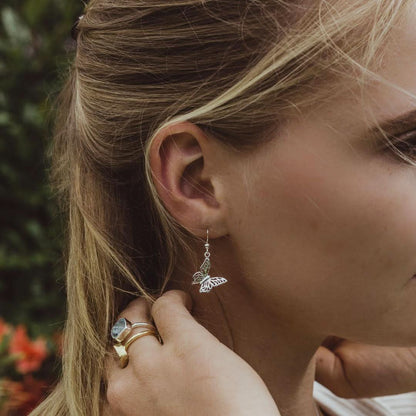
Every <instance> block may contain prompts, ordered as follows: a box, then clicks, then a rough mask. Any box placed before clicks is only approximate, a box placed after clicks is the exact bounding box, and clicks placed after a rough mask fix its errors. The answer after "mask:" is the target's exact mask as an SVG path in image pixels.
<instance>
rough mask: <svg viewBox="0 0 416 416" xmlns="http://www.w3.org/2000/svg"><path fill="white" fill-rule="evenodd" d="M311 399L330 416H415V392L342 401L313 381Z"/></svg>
mask: <svg viewBox="0 0 416 416" xmlns="http://www.w3.org/2000/svg"><path fill="white" fill-rule="evenodd" d="M313 397H314V399H315V400H316V402H317V403H318V404H319V406H320V407H321V408H322V409H323V410H324V411H325V412H326V413H328V414H329V415H331V416H416V391H414V392H410V393H402V394H394V395H391V396H378V397H371V398H365V399H343V398H341V397H338V396H336V395H335V394H334V393H332V392H331V390H329V389H327V388H326V387H325V386H323V385H322V384H320V383H318V382H317V381H314V384H313Z"/></svg>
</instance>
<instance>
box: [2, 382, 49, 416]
mask: <svg viewBox="0 0 416 416" xmlns="http://www.w3.org/2000/svg"><path fill="white" fill-rule="evenodd" d="M1 390H3V392H4V393H5V395H6V398H7V399H6V402H5V403H4V407H3V408H2V411H3V412H4V413H2V414H19V415H27V414H29V413H30V412H31V411H32V410H33V409H34V408H35V407H36V406H37V405H38V404H39V403H40V402H41V401H42V400H43V398H44V395H45V393H46V391H47V384H46V383H45V382H43V381H40V380H35V379H34V378H33V377H32V376H30V375H28V376H25V377H24V379H23V382H17V381H11V380H8V379H5V380H2V382H1V385H0V391H1Z"/></svg>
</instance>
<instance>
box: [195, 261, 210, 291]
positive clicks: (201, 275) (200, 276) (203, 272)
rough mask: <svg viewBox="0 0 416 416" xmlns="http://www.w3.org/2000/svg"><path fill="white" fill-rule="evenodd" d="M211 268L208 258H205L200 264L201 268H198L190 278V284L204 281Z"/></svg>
mask: <svg viewBox="0 0 416 416" xmlns="http://www.w3.org/2000/svg"><path fill="white" fill-rule="evenodd" d="M210 267H211V263H210V261H209V258H208V257H205V260H204V262H203V263H202V264H201V267H200V268H199V270H200V271H199V272H196V273H194V275H193V276H192V278H193V281H192V284H193V285H194V284H196V283H201V282H202V280H204V279H205V278H206V277H207V276H208V272H209V269H210Z"/></svg>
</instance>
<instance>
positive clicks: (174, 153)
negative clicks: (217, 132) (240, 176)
mask: <svg viewBox="0 0 416 416" xmlns="http://www.w3.org/2000/svg"><path fill="white" fill-rule="evenodd" d="M224 152H225V149H224V147H223V146H220V145H219V143H217V142H216V141H215V140H214V139H213V138H211V137H208V136H207V135H206V134H205V133H204V132H203V131H202V130H201V129H200V128H199V127H198V126H196V125H195V124H193V123H191V122H187V121H185V122H180V123H176V124H174V125H171V126H168V127H166V128H164V129H162V130H161V131H159V132H158V134H157V135H156V136H155V137H154V138H153V140H152V143H151V144H150V149H149V163H150V168H151V172H152V177H153V182H154V185H155V187H156V190H157V192H158V194H159V197H160V199H161V200H162V201H163V204H164V206H165V207H166V209H167V210H168V211H169V213H170V214H171V215H172V216H173V217H174V218H175V219H176V220H177V221H178V222H179V223H180V224H181V225H182V226H183V227H185V228H186V229H188V230H189V231H190V232H191V233H192V234H194V235H197V236H200V237H205V236H206V229H207V228H208V229H209V235H210V237H212V238H216V237H219V236H222V235H225V234H227V227H226V212H225V206H226V204H224V201H223V200H221V195H224V186H225V184H224V183H223V180H222V177H221V175H220V169H219V166H218V165H216V160H217V162H218V164H221V163H220V160H222V157H223V156H224ZM216 168H218V169H216Z"/></svg>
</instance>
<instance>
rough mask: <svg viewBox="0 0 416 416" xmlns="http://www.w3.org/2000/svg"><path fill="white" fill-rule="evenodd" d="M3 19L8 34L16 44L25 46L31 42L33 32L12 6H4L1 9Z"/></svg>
mask: <svg viewBox="0 0 416 416" xmlns="http://www.w3.org/2000/svg"><path fill="white" fill-rule="evenodd" d="M1 20H2V23H3V27H4V30H5V32H6V34H7V36H8V37H9V39H10V41H11V42H12V43H13V44H14V45H15V46H23V45H27V44H29V43H30V41H31V34H30V30H29V28H28V27H27V26H26V25H25V24H24V23H23V22H22V20H21V19H20V18H19V16H18V15H17V14H16V13H15V12H14V10H13V9H12V8H10V7H5V8H3V10H2V11H1Z"/></svg>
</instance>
